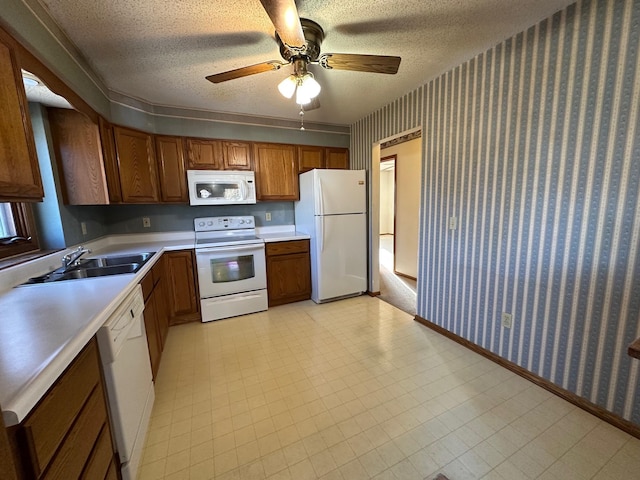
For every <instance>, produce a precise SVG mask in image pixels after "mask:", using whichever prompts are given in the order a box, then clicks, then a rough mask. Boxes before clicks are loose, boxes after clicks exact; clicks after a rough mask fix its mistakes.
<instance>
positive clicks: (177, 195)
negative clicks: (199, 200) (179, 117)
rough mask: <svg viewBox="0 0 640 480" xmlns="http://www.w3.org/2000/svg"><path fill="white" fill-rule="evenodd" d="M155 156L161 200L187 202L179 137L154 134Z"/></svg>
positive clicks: (180, 139) (187, 194) (182, 148)
mask: <svg viewBox="0 0 640 480" xmlns="http://www.w3.org/2000/svg"><path fill="white" fill-rule="evenodd" d="M155 139H156V156H157V158H158V174H159V178H160V195H161V198H162V201H163V202H171V203H187V202H188V201H189V193H188V191H187V177H186V173H185V168H184V167H185V162H184V144H183V141H182V138H181V137H168V136H160V135H158V136H156V137H155Z"/></svg>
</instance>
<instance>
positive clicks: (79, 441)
mask: <svg viewBox="0 0 640 480" xmlns="http://www.w3.org/2000/svg"><path fill="white" fill-rule="evenodd" d="M106 422H107V410H106V406H105V404H104V395H103V392H102V388H101V387H100V386H98V387H97V388H95V389H94V390H93V393H92V394H91V397H90V398H89V401H88V402H87V404H86V405H85V406H84V408H83V409H82V412H80V415H79V417H78V419H77V420H76V422H75V423H74V424H73V428H72V429H71V431H70V432H69V434H68V435H67V437H66V438H65V439H64V442H63V444H62V446H61V447H60V450H58V452H56V455H55V457H54V458H53V460H52V462H51V465H50V466H49V469H48V470H47V473H46V474H45V475H44V477H43V478H44V479H46V480H67V479H71V478H80V474H81V473H82V470H83V469H84V466H85V464H86V463H87V459H88V458H89V457H90V456H91V450H92V449H93V446H94V445H95V443H96V439H97V438H98V437H99V435H100V431H101V430H102V428H103V427H104V426H105V424H106ZM93 478H99V477H93Z"/></svg>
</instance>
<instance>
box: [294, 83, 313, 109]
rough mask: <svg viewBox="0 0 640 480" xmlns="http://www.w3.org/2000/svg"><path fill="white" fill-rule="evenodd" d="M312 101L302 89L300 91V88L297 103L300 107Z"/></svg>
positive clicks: (297, 91) (297, 92)
mask: <svg viewBox="0 0 640 480" xmlns="http://www.w3.org/2000/svg"><path fill="white" fill-rule="evenodd" d="M310 101H311V98H310V97H307V96H306V95H305V94H304V91H303V90H302V89H300V87H298V90H296V103H297V104H298V105H306V104H307V103H309V102H310Z"/></svg>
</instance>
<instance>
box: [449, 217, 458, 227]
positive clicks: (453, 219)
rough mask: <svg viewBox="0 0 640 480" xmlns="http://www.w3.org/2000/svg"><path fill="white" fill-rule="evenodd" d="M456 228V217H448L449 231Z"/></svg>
mask: <svg viewBox="0 0 640 480" xmlns="http://www.w3.org/2000/svg"><path fill="white" fill-rule="evenodd" d="M456 228H458V219H457V218H456V217H449V230H455V229H456Z"/></svg>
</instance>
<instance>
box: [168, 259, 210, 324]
mask: <svg viewBox="0 0 640 480" xmlns="http://www.w3.org/2000/svg"><path fill="white" fill-rule="evenodd" d="M164 256H165V258H166V260H165V261H166V264H165V268H166V277H167V290H168V292H167V297H168V299H169V325H178V324H180V323H187V322H199V321H200V320H201V316H200V293H199V290H198V278H197V269H196V259H195V253H194V251H193V250H177V251H174V252H166V253H165V254H164Z"/></svg>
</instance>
